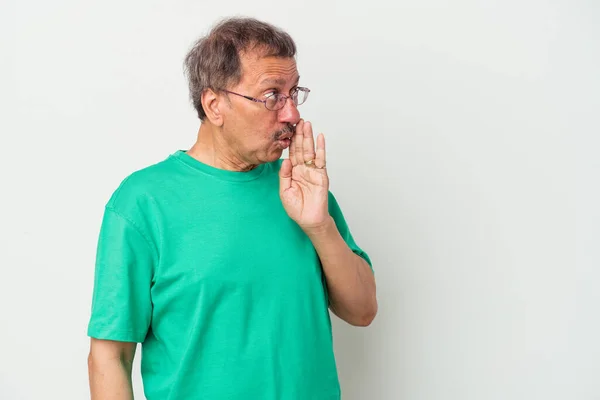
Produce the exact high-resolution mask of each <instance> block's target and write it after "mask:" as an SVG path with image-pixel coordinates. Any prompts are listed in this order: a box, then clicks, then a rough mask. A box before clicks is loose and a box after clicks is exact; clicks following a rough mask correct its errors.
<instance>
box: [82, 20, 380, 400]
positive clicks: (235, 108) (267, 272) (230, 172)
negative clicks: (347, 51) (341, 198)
mask: <svg viewBox="0 0 600 400" xmlns="http://www.w3.org/2000/svg"><path fill="white" fill-rule="evenodd" d="M295 55H296V46H295V44H294V42H293V40H292V39H291V38H290V36H289V35H288V34H287V33H285V32H283V31H281V30H279V29H278V28H275V27H273V26H271V25H269V24H266V23H263V22H260V21H257V20H255V19H244V18H239V19H228V20H225V21H222V22H221V23H219V24H218V25H217V26H215V27H214V28H213V30H212V31H211V32H210V33H209V34H208V35H207V36H206V37H203V38H201V39H200V40H199V41H198V42H197V43H196V44H195V46H194V47H193V48H192V50H191V51H190V52H189V54H188V55H187V57H186V70H187V75H188V78H189V82H190V93H191V98H192V100H193V104H194V106H195V108H196V111H197V113H198V116H199V118H200V120H201V125H200V129H199V132H198V139H197V142H196V143H195V144H194V145H193V146H192V147H191V148H190V149H189V150H187V151H183V150H179V151H176V152H174V153H172V154H171V155H170V156H168V157H167V158H166V159H165V160H163V161H161V162H159V163H157V164H154V165H152V166H149V167H146V168H144V169H141V170H139V171H136V172H134V173H132V174H131V175H129V176H128V177H127V178H126V179H125V180H124V181H123V182H122V183H121V184H120V185H119V187H118V188H117V189H116V191H115V192H114V193H113V195H112V196H111V198H110V200H109V201H108V203H107V205H106V208H105V213H104V219H103V222H102V228H101V232H100V238H99V242H98V250H97V260H96V278H95V285H94V296H93V305H92V315H91V319H90V324H89V327H88V335H89V336H90V337H91V338H92V339H91V350H90V355H89V371H90V388H91V393H92V399H131V398H132V396H133V395H132V387H131V365H132V361H133V358H134V354H135V349H136V343H138V342H139V343H142V351H143V357H142V371H141V372H142V379H143V382H144V391H145V394H146V396H147V398H148V399H149V400H189V399H203V400H226V399H230V400H232V399H239V400H242V399H243V400H250V399H251V400H292V399H293V400H309V399H311V400H334V399H335V400H337V399H339V398H340V387H339V382H338V376H337V371H336V365H335V359H334V353H333V343H332V335H331V321H330V319H329V313H328V307H329V308H330V309H331V310H332V311H333V312H334V313H335V314H336V315H337V316H339V317H340V318H341V319H343V320H345V321H347V322H348V323H350V324H352V325H357V326H366V325H369V324H370V323H371V321H372V320H373V318H374V317H375V314H376V312H377V300H376V294H375V280H374V276H373V271H372V268H371V262H370V260H369V257H368V256H367V254H366V253H365V252H364V251H362V250H361V249H360V248H359V247H358V246H357V244H356V243H355V241H354V240H353V238H352V235H351V234H350V230H349V229H348V226H347V224H346V222H345V221H344V217H343V215H342V212H341V210H340V207H339V206H338V203H337V202H336V200H335V198H334V197H333V195H332V194H331V193H330V192H329V178H328V175H327V170H326V169H325V139H324V137H323V135H319V136H318V137H317V140H316V149H315V143H314V139H313V130H312V126H311V124H310V123H309V122H307V121H303V120H302V119H300V115H299V113H298V109H297V106H298V105H300V104H302V103H303V102H304V101H305V100H306V98H307V96H308V93H309V90H308V89H307V88H304V87H300V86H298V85H299V79H300V77H299V75H298V71H297V69H296V62H295ZM165 134H168V133H165ZM287 147H289V159H286V160H281V159H280V157H281V155H282V152H283V150H284V149H285V148H287Z"/></svg>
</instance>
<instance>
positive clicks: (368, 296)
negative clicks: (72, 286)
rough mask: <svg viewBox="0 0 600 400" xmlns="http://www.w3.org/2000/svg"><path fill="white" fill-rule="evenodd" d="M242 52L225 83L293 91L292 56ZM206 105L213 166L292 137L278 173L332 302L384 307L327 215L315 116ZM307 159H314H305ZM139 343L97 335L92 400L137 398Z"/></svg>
mask: <svg viewBox="0 0 600 400" xmlns="http://www.w3.org/2000/svg"><path fill="white" fill-rule="evenodd" d="M240 56H241V61H242V78H241V80H240V82H239V83H238V84H236V85H233V86H232V87H228V88H227V90H230V91H233V92H236V93H240V94H243V95H247V96H252V97H255V98H258V99H264V95H265V94H267V93H269V92H271V91H273V90H276V91H278V92H280V93H284V94H288V95H289V93H290V92H291V90H292V89H293V88H295V87H296V86H297V85H298V81H299V75H298V71H297V69H296V62H295V60H294V59H293V58H278V57H262V56H261V54H260V53H248V54H245V53H243V54H241V55H240ZM202 105H203V107H204V110H205V112H206V118H205V120H204V121H203V122H202V124H201V126H200V129H199V131H198V139H197V141H196V143H195V144H194V145H193V146H192V147H191V148H190V149H189V150H188V154H189V155H190V156H192V157H194V158H196V159H198V160H199V161H201V162H203V163H205V164H208V165H211V166H213V167H215V168H220V169H226V170H231V171H249V170H251V169H253V168H255V167H256V166H257V165H259V164H262V163H266V162H272V161H275V160H278V159H279V158H281V155H282V152H283V150H284V148H285V145H282V142H281V141H279V140H277V139H280V138H282V137H290V138H291V144H290V151H289V159H286V160H284V161H283V163H282V166H281V170H280V172H279V179H280V190H279V194H280V198H281V201H282V204H283V206H284V208H285V210H286V212H287V213H288V215H289V216H290V218H291V219H292V220H294V221H295V222H296V223H297V224H298V225H299V226H300V227H301V228H302V230H303V231H304V232H305V233H306V235H307V236H308V237H309V238H310V240H311V241H312V243H313V246H314V247H315V249H316V251H317V254H318V255H319V258H320V260H321V264H322V266H323V271H324V273H325V278H326V281H327V286H328V291H329V301H330V304H329V306H330V309H331V310H332V311H333V313H334V314H336V315H337V316H338V317H340V318H341V319H343V320H344V321H346V322H347V323H349V324H351V325H355V326H367V325H369V324H370V323H371V322H372V321H373V319H374V318H375V315H376V314H377V307H378V306H377V299H376V286H375V278H374V276H373V273H372V271H371V269H370V267H369V265H368V264H367V263H366V261H365V260H364V259H362V258H361V257H359V256H358V255H356V254H355V253H354V252H353V251H352V250H351V249H350V248H349V247H348V246H347V245H346V242H345V241H344V239H343V238H342V237H341V235H340V233H339V231H338V230H337V227H336V225H335V221H334V220H333V218H332V217H331V216H330V215H329V211H328V193H329V177H328V174H327V169H326V168H325V165H326V151H325V137H324V135H323V134H320V135H319V136H318V137H317V140H316V148H315V141H314V135H313V130H312V125H311V123H310V122H308V121H304V120H302V119H301V118H300V113H299V112H298V109H297V108H296V106H295V105H294V104H293V102H292V101H291V100H289V99H288V101H287V102H286V104H285V106H284V107H283V108H282V109H281V110H278V111H270V110H267V109H266V108H265V106H264V104H262V103H255V102H252V101H250V100H248V99H245V98H242V97H239V96H235V95H228V94H226V93H221V92H219V93H217V92H213V91H212V90H206V91H205V92H204V93H203V96H202ZM309 160H313V163H312V164H310V165H307V164H305V162H307V161H309ZM135 349H136V343H125V342H115V341H108V340H97V339H92V340H91V346H90V354H89V356H88V369H89V376H90V390H91V394H92V400H104V399H111V400H114V399H117V400H130V399H133V390H132V386H131V365H132V363H133V358H134V355H135Z"/></svg>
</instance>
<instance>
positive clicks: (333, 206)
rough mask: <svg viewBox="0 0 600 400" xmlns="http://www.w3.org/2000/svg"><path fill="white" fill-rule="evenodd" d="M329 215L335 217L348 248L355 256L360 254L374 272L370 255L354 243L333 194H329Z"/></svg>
mask: <svg viewBox="0 0 600 400" xmlns="http://www.w3.org/2000/svg"><path fill="white" fill-rule="evenodd" d="M329 214H330V215H331V216H332V217H333V220H334V221H335V224H336V226H337V228H338V231H339V232H340V235H341V236H342V237H343V238H344V241H345V242H346V244H347V245H348V247H350V249H352V251H353V252H354V253H355V254H358V255H359V256H360V257H362V258H363V259H364V260H365V261H366V262H367V264H369V267H371V271H373V263H372V262H371V259H370V258H369V255H368V254H367V253H366V252H365V251H364V250H363V249H361V248H360V247H359V246H358V245H357V244H356V242H355V241H354V238H353V237H352V233H350V228H349V227H348V224H347V223H346V220H345V218H344V214H343V213H342V210H341V208H340V205H339V204H338V202H337V200H336V198H335V196H334V195H333V193H331V192H329Z"/></svg>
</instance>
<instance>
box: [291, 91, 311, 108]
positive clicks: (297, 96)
mask: <svg viewBox="0 0 600 400" xmlns="http://www.w3.org/2000/svg"><path fill="white" fill-rule="evenodd" d="M293 98H294V103H296V105H298V106H299V105H300V104H303V103H304V102H305V101H306V99H307V98H308V90H306V89H305V88H298V90H296V92H295V93H294V95H293Z"/></svg>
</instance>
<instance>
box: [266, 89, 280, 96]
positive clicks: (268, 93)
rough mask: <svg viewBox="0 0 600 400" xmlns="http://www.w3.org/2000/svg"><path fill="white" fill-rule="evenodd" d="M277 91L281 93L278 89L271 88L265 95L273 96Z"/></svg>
mask: <svg viewBox="0 0 600 400" xmlns="http://www.w3.org/2000/svg"><path fill="white" fill-rule="evenodd" d="M277 93H279V92H278V91H277V90H271V91H268V92H267V93H265V97H272V96H275V95H276V94H277Z"/></svg>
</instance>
